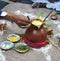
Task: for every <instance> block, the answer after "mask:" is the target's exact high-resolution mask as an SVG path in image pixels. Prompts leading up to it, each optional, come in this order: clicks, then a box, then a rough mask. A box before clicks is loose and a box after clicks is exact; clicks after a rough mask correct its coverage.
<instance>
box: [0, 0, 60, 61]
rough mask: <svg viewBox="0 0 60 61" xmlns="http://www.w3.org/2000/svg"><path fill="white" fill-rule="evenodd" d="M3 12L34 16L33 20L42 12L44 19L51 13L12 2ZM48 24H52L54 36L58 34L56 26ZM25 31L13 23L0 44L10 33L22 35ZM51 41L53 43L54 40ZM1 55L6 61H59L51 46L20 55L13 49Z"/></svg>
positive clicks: (55, 50) (58, 53)
mask: <svg viewBox="0 0 60 61" xmlns="http://www.w3.org/2000/svg"><path fill="white" fill-rule="evenodd" d="M6 1H7V0H6ZM3 10H4V11H6V12H8V13H15V14H16V12H18V14H19V15H20V13H23V14H25V13H29V14H30V15H29V16H31V15H32V16H34V18H35V17H37V16H38V15H39V13H40V12H43V13H44V17H46V16H47V15H48V13H49V12H50V11H51V10H49V9H46V8H37V9H32V8H31V5H28V4H23V3H13V2H12V3H10V4H9V5H7V6H6V7H5V8H3ZM55 13H56V12H55V11H53V12H52V14H55ZM57 16H58V20H57V21H59V20H60V15H57ZM48 19H49V21H50V20H51V19H50V16H49V17H48ZM49 23H50V24H51V25H52V24H53V25H52V27H51V28H52V29H53V31H54V34H56V33H59V32H60V30H59V29H58V28H57V25H55V24H54V23H53V21H52V20H51V21H50V22H49ZM17 29H18V30H17ZM57 29H58V30H57ZM25 30H26V29H21V28H19V27H18V26H17V25H16V24H15V23H13V24H11V25H10V27H9V28H8V30H7V31H6V32H5V33H4V34H3V36H2V38H1V37H0V39H1V40H0V42H2V41H4V40H5V39H6V37H7V35H8V34H10V33H24V32H25ZM51 40H53V41H55V39H54V38H53V39H51ZM56 42H57V41H56ZM3 54H4V55H5V57H6V61H59V60H60V51H59V50H58V49H57V48H56V47H55V46H53V45H52V44H50V45H48V46H47V47H42V48H41V49H33V48H32V50H30V51H29V52H27V53H25V54H20V53H18V52H16V51H14V50H13V49H11V50H8V51H5V52H3Z"/></svg>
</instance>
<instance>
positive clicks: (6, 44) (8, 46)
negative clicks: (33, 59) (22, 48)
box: [0, 41, 14, 50]
mask: <svg viewBox="0 0 60 61" xmlns="http://www.w3.org/2000/svg"><path fill="white" fill-rule="evenodd" d="M13 46H14V44H13V43H12V42H10V41H4V42H2V43H1V44H0V47H1V49H4V50H8V49H11V48H12V47H13Z"/></svg>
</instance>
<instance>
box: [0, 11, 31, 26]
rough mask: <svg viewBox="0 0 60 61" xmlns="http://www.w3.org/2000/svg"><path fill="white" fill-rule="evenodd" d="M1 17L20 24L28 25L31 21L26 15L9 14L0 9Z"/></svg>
mask: <svg viewBox="0 0 60 61" xmlns="http://www.w3.org/2000/svg"><path fill="white" fill-rule="evenodd" d="M1 18H2V19H6V20H9V21H12V22H15V23H16V24H17V25H18V26H26V25H28V24H29V23H30V21H29V20H28V18H27V17H26V16H24V15H15V14H8V13H6V12H4V11H0V19H1Z"/></svg>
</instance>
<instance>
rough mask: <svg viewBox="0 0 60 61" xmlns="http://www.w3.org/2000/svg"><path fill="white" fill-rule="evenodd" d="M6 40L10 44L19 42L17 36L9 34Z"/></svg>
mask: <svg viewBox="0 0 60 61" xmlns="http://www.w3.org/2000/svg"><path fill="white" fill-rule="evenodd" d="M7 39H8V40H9V41H11V42H17V41H19V40H20V36H19V35H17V34H9V35H8V37H7Z"/></svg>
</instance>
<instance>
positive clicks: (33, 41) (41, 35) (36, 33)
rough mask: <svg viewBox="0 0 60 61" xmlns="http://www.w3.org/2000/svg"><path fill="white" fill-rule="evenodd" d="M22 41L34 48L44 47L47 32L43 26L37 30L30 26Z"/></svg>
mask: <svg viewBox="0 0 60 61" xmlns="http://www.w3.org/2000/svg"><path fill="white" fill-rule="evenodd" d="M24 41H25V43H27V44H28V45H29V46H31V47H34V48H40V47H42V46H45V45H46V43H47V31H46V29H45V28H44V26H41V27H40V28H37V27H36V26H34V25H33V24H31V25H30V26H29V27H28V28H27V30H26V32H25V35H24Z"/></svg>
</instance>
